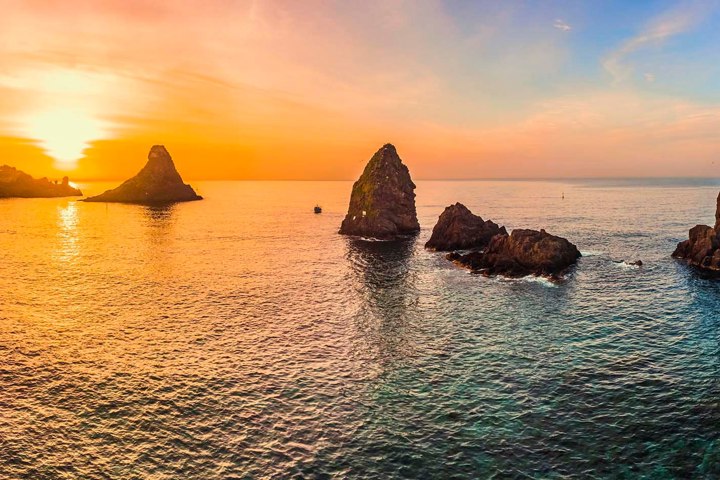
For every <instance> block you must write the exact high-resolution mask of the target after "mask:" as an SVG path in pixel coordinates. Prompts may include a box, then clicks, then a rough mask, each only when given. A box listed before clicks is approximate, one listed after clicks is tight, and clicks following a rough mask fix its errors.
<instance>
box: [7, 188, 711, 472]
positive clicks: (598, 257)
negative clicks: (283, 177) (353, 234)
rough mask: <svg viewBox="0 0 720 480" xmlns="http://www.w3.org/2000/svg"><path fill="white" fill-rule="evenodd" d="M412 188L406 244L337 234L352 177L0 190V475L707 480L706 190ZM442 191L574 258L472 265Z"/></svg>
mask: <svg viewBox="0 0 720 480" xmlns="http://www.w3.org/2000/svg"><path fill="white" fill-rule="evenodd" d="M417 184H418V188H417V194H418V197H417V203H418V215H419V219H420V223H421V226H422V232H421V234H420V235H419V237H418V238H417V239H415V240H411V241H406V242H365V241H360V240H353V239H348V238H344V237H341V236H339V235H337V234H336V231H337V228H338V226H339V224H340V221H341V219H342V217H343V215H344V213H345V209H346V207H347V201H348V197H349V192H350V187H351V182H234V183H233V182H227V183H222V182H205V183H203V182H199V183H197V187H198V190H199V192H198V193H200V194H201V195H203V196H204V197H205V198H206V200H203V201H202V202H192V203H188V204H182V205H176V206H174V207H171V208H147V207H140V206H130V205H103V204H83V203H76V202H74V201H73V200H69V199H37V200H0V212H2V215H0V252H2V254H1V255H2V257H0V478H91V479H95V478H97V479H100V478H152V479H171V478H173V479H174V478H287V477H297V478H652V479H659V478H718V477H720V345H719V344H720V315H718V312H719V311H720V281H716V280H712V279H706V278H703V277H702V276H700V275H698V274H696V273H695V272H693V271H691V270H689V269H688V268H687V267H685V266H684V265H682V264H679V263H677V262H676V261H674V260H673V259H671V258H670V253H671V252H672V251H673V249H674V247H675V244H676V243H677V242H678V241H680V240H681V239H683V238H684V237H686V235H687V230H688V229H689V228H690V227H692V226H694V225H695V224H696V223H706V224H711V223H713V221H714V208H715V197H716V196H717V192H718V190H719V189H720V186H718V183H717V182H715V181H680V180H678V181H634V180H632V181H631V180H613V181H566V182H500V181H494V182H491V181H477V182H423V181H418V182H417ZM81 187H82V188H83V190H84V192H85V193H86V194H94V193H98V192H100V191H102V190H104V189H105V188H106V187H107V186H106V185H100V184H95V185H93V184H90V185H82V186H81ZM563 192H564V194H565V200H562V199H561V195H562V193H563ZM456 201H460V202H463V203H465V204H466V205H467V206H468V207H469V208H470V209H471V210H473V212H475V213H477V214H479V215H482V216H483V218H490V219H492V220H494V221H496V222H498V223H499V224H503V225H506V226H507V227H508V229H512V228H516V227H526V228H546V229H547V230H548V231H549V232H551V233H554V234H558V235H562V236H565V237H567V238H568V239H569V240H571V241H572V242H574V243H575V244H576V245H577V246H578V248H579V249H580V250H581V251H582V252H583V253H584V256H583V258H582V259H581V260H580V262H579V264H578V265H577V268H576V269H575V270H574V271H573V272H571V273H570V274H569V275H568V277H567V278H566V280H565V281H564V282H562V283H560V284H552V283H550V282H546V281H539V280H536V279H521V280H503V279H499V278H484V277H481V276H475V275H471V274H469V273H468V272H467V271H465V270H461V269H458V268H456V267H455V266H454V265H452V264H450V263H449V262H447V261H445V260H444V258H443V255H442V254H437V253H433V252H427V251H425V250H424V249H423V248H422V245H423V244H424V242H425V241H426V240H427V238H429V235H430V230H431V229H432V226H433V225H434V223H435V220H436V219H437V216H438V215H439V214H440V213H441V212H442V210H443V208H444V207H445V206H446V205H449V204H450V203H454V202H456ZM316 203H320V204H321V205H322V206H323V209H324V211H323V213H322V214H321V215H314V214H313V213H312V207H313V206H314V205H315V204H316ZM637 259H641V260H643V262H645V266H644V267H642V268H636V267H630V266H628V265H626V264H623V263H618V262H620V261H622V260H626V261H632V260H637Z"/></svg>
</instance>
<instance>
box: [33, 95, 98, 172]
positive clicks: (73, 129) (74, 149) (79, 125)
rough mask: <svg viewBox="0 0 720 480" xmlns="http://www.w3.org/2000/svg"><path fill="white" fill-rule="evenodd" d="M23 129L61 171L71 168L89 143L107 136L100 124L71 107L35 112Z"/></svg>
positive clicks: (85, 113)
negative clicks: (53, 160)
mask: <svg viewBox="0 0 720 480" xmlns="http://www.w3.org/2000/svg"><path fill="white" fill-rule="evenodd" d="M25 130H26V132H25V133H26V134H27V135H28V137H30V138H32V139H33V140H36V141H37V142H38V144H39V145H40V147H42V149H43V150H45V152H46V153H47V154H48V155H49V156H51V157H52V158H53V159H55V166H56V167H57V168H58V169H61V170H72V169H74V168H75V167H76V166H77V162H78V160H80V159H81V158H82V157H83V152H84V151H85V149H86V148H88V147H89V146H90V143H91V142H93V141H95V140H100V139H102V138H104V137H105V136H106V134H107V129H106V128H105V126H104V125H103V122H101V121H100V120H98V119H96V118H94V117H93V116H92V115H91V114H89V113H87V112H84V111H82V110H79V109H74V108H56V109H52V110H45V111H41V112H38V113H36V114H34V115H32V116H30V117H28V119H27V120H26V122H25Z"/></svg>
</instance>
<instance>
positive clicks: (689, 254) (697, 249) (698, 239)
mask: <svg viewBox="0 0 720 480" xmlns="http://www.w3.org/2000/svg"><path fill="white" fill-rule="evenodd" d="M718 233H720V195H718V199H717V205H716V209H715V227H714V228H713V227H709V226H707V225H695V226H694V227H693V228H691V229H690V233H689V235H688V236H689V238H688V240H684V241H682V242H680V243H678V246H677V248H676V249H675V251H674V252H673V254H672V256H673V257H674V258H679V259H682V260H685V261H686V262H687V263H688V264H689V265H692V266H693V267H696V268H698V269H700V270H705V271H708V272H716V273H720V238H718Z"/></svg>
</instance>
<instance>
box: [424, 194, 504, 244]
mask: <svg viewBox="0 0 720 480" xmlns="http://www.w3.org/2000/svg"><path fill="white" fill-rule="evenodd" d="M495 235H507V230H505V227H500V226H498V224H497V223H495V222H493V221H492V220H487V221H485V220H483V219H482V217H479V216H477V215H474V214H473V213H472V212H471V211H470V210H469V209H468V208H467V207H466V206H465V205H463V204H462V203H456V204H455V205H450V206H449V207H447V208H446V209H445V211H443V213H442V214H441V215H440V218H438V222H437V223H436V224H435V227H434V228H433V231H432V235H431V236H430V240H428V242H427V243H426V244H425V248H429V249H431V250H437V251H445V252H449V251H452V250H472V249H482V248H485V247H486V246H487V245H488V243H490V240H491V239H492V238H493V237H494V236H495Z"/></svg>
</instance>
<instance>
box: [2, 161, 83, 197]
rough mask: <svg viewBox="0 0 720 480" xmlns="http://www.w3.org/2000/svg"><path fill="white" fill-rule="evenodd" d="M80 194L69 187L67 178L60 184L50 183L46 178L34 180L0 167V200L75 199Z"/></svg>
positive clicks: (10, 168)
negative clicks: (16, 198)
mask: <svg viewBox="0 0 720 480" xmlns="http://www.w3.org/2000/svg"><path fill="white" fill-rule="evenodd" d="M76 196H82V192H81V191H80V190H78V189H77V188H75V187H72V186H71V185H70V181H69V179H68V177H63V179H62V182H61V183H57V182H51V181H50V180H48V179H47V178H40V179H34V178H33V177H31V176H30V175H28V174H27V173H25V172H22V171H20V170H18V169H16V168H14V167H10V166H8V165H2V166H0V198H9V197H20V198H51V197H76Z"/></svg>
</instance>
